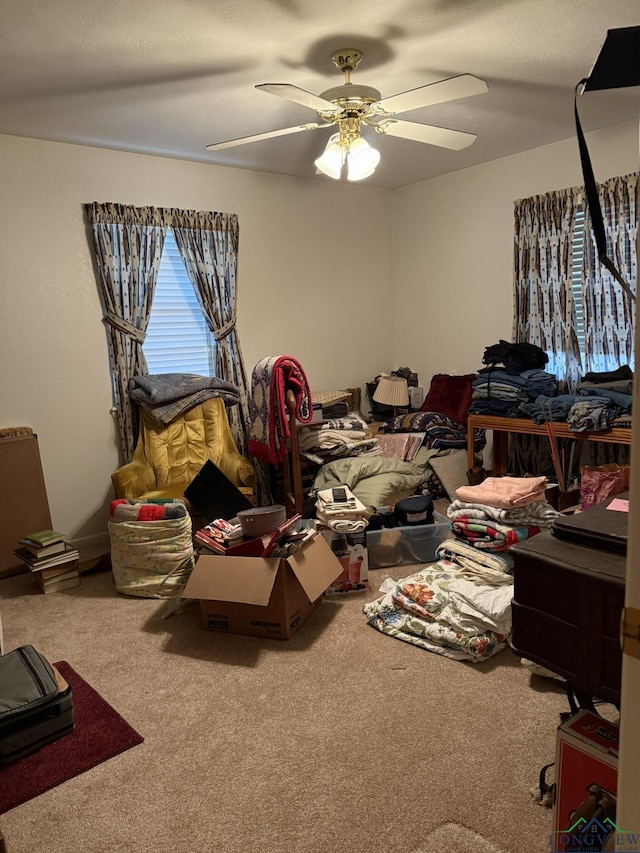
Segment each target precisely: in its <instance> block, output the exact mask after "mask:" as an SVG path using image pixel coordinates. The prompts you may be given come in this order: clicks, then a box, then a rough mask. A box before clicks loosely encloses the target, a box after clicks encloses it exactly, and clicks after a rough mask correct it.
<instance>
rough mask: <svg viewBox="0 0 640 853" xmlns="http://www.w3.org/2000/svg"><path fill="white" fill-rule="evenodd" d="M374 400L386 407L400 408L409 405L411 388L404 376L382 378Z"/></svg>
mask: <svg viewBox="0 0 640 853" xmlns="http://www.w3.org/2000/svg"><path fill="white" fill-rule="evenodd" d="M373 399H374V400H375V401H376V403H382V405H384V406H393V407H394V408H398V407H401V406H408V405H409V388H408V386H407V380H406V379H404V378H403V377H402V376H381V377H380V379H379V381H378V387H377V388H376V390H375V392H374V394H373Z"/></svg>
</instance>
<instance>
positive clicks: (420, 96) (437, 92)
mask: <svg viewBox="0 0 640 853" xmlns="http://www.w3.org/2000/svg"><path fill="white" fill-rule="evenodd" d="M488 91H489V87H488V86H487V84H486V83H485V82H484V80H480V78H479V77H474V76H473V75H472V74H460V75H459V76H458V77H449V78H448V80H440V81H438V82H437V83H429V84H428V85H427V86H419V87H418V88H417V89H409V91H408V92H400V94H399V95H392V96H391V97H390V98H384V99H383V100H382V101H377V103H375V104H371V111H372V112H373V113H380V112H382V113H386V114H387V115H395V114H396V113H406V112H407V111H408V110H417V109H420V108H422V107H430V106H431V105H432V104H441V103H443V102H444V101H455V100H456V98H468V97H469V96H470V95H481V94H482V93H483V92H488Z"/></svg>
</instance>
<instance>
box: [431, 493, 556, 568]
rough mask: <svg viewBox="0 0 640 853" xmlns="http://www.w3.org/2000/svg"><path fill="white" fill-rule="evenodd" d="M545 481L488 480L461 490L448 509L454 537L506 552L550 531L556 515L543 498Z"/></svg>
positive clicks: (481, 546) (488, 548)
mask: <svg viewBox="0 0 640 853" xmlns="http://www.w3.org/2000/svg"><path fill="white" fill-rule="evenodd" d="M547 485H548V484H547V478H546V477H487V478H486V479H485V480H483V481H482V483H479V484H478V485H476V486H460V487H459V488H458V489H456V500H454V501H453V502H452V503H451V504H450V505H449V508H448V509H447V516H448V518H449V519H450V520H451V528H452V530H453V534H454V536H456V537H457V538H459V539H462V540H463V541H465V542H467V543H469V544H471V545H473V546H474V547H475V548H481V549H483V550H486V551H493V552H495V551H507V550H508V549H509V548H510V547H511V546H512V545H515V544H516V543H517V542H523V541H524V540H525V539H530V538H531V537H532V536H535V535H536V534H538V533H540V530H541V528H542V527H551V525H552V524H553V522H554V520H555V519H556V518H557V517H558V515H559V513H558V511H557V510H555V509H554V508H553V507H552V506H551V504H549V503H548V501H547V500H546V498H545V490H546V488H547Z"/></svg>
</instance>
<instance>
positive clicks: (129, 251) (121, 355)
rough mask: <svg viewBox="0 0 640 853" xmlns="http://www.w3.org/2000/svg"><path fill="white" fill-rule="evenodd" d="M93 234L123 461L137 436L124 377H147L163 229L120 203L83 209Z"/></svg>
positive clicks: (149, 214) (149, 215) (148, 211)
mask: <svg viewBox="0 0 640 853" xmlns="http://www.w3.org/2000/svg"><path fill="white" fill-rule="evenodd" d="M85 210H86V213H87V218H88V221H89V224H90V226H91V232H92V235H93V247H94V252H95V258H96V267H97V275H98V286H99V290H100V296H101V301H102V308H103V320H104V323H105V325H106V326H107V340H108V348H109V361H110V367H111V381H112V387H113V399H114V405H115V407H116V410H117V415H118V428H119V437H120V448H121V451H122V455H123V458H124V460H125V461H127V462H128V461H129V460H130V459H131V457H132V456H133V452H134V450H135V445H136V441H137V438H138V421H137V412H136V410H135V407H134V406H133V404H132V402H131V400H130V398H129V379H130V378H131V377H132V376H135V375H136V374H144V373H147V362H146V359H145V357H144V353H143V351H142V344H143V342H144V338H145V335H146V331H147V326H148V323H149V313H150V310H151V303H152V301H153V292H154V289H155V285H156V281H157V279H158V270H159V268H160V258H161V257H162V248H163V245H164V235H165V231H166V229H165V228H164V227H163V226H162V225H161V224H160V223H159V221H158V218H157V217H156V216H155V215H154V212H153V211H154V208H134V207H127V206H125V205H119V204H99V203H98V202H92V203H90V204H87V205H85Z"/></svg>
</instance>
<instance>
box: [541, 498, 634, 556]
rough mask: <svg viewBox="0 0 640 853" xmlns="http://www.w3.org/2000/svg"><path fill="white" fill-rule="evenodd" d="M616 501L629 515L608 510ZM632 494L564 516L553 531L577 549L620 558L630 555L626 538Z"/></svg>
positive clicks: (555, 522)
mask: <svg viewBox="0 0 640 853" xmlns="http://www.w3.org/2000/svg"><path fill="white" fill-rule="evenodd" d="M614 501H621V502H622V506H623V508H624V507H625V506H626V511H624V509H623V511H620V510H616V509H609V505H610V504H612V503H613V504H614V507H615V506H617V503H614ZM628 503H629V492H623V493H622V494H620V495H614V496H612V497H609V498H605V500H603V501H602V502H601V503H599V504H596V505H595V506H592V507H590V508H589V509H585V511H584V512H577V513H575V514H574V515H561V516H559V517H558V518H557V519H556V520H555V521H554V522H553V525H552V527H551V532H552V533H553V535H554V536H557V537H558V539H567V540H569V541H571V542H575V543H576V544H577V545H585V546H587V547H593V548H603V549H604V550H605V551H615V552H616V553H618V554H626V553H627V535H628V527H629V524H628V521H629V511H628Z"/></svg>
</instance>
